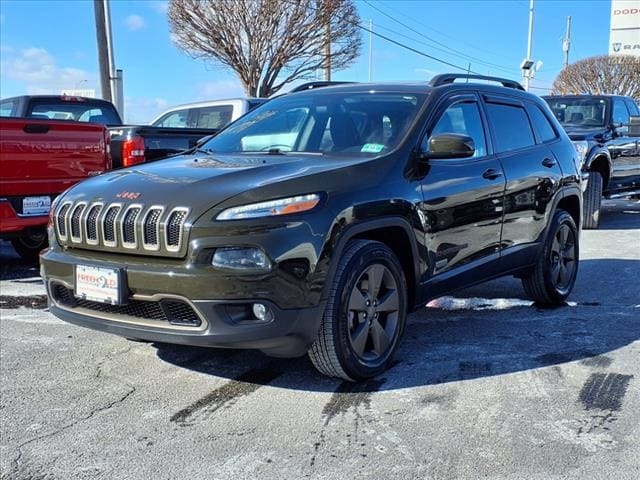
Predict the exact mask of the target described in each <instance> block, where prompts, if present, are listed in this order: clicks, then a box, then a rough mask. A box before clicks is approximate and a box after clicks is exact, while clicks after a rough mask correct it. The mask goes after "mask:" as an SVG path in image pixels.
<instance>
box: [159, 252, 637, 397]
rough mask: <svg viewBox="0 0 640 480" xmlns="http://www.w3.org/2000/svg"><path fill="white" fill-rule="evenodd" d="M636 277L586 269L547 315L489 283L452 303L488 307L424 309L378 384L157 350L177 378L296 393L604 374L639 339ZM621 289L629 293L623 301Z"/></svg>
mask: <svg viewBox="0 0 640 480" xmlns="http://www.w3.org/2000/svg"><path fill="white" fill-rule="evenodd" d="M639 271H640V260H621V259H595V260H584V261H582V262H581V264H580V273H579V277H578V282H577V285H576V295H575V297H576V299H577V300H574V298H573V297H570V298H569V300H571V301H570V302H569V303H568V304H567V305H565V306H562V307H558V308H553V309H548V308H540V307H537V306H535V305H531V306H517V305H522V303H523V302H522V300H519V301H512V302H509V301H506V302H505V301H498V302H496V301H492V300H496V296H495V294H492V283H487V284H484V285H483V286H477V287H474V288H473V289H467V290H464V291H461V292H459V293H458V294H457V295H456V299H465V298H466V299H469V298H473V300H486V302H484V303H483V302H482V301H480V302H478V301H474V302H466V303H465V302H458V303H459V304H461V305H463V306H462V307H461V308H458V309H453V310H451V309H441V308H423V309H420V310H419V311H418V312H415V313H413V314H411V315H410V316H409V319H408V324H407V328H406V329H405V334H404V337H403V339H402V343H401V345H400V348H399V350H398V352H397V353H396V356H395V358H396V363H395V364H394V365H393V366H392V367H391V368H390V369H389V370H388V371H387V372H385V373H384V374H382V375H380V376H379V377H378V378H376V379H373V380H370V381H367V382H361V383H359V384H351V383H349V382H341V381H339V380H336V379H330V378H327V377H324V376H322V375H321V374H319V373H318V372H317V371H316V370H315V369H314V368H313V365H312V364H311V362H310V361H309V359H308V358H307V357H301V358H296V359H276V358H269V357H266V356H265V355H263V354H262V353H260V352H256V351H245V350H225V349H207V348H194V347H185V346H178V345H166V344H154V346H155V347H156V348H157V355H158V357H159V358H160V359H162V360H164V361H166V362H168V363H171V364H174V365H176V366H178V367H181V368H185V369H188V370H193V371H197V372H200V373H203V374H206V375H212V376H217V377H222V378H226V379H228V380H230V381H231V382H235V383H238V382H240V383H252V384H269V385H272V386H276V387H279V388H287V389H295V390H307V391H329V392H336V391H342V392H344V393H349V392H351V393H357V392H372V391H385V390H396V389H402V388H408V387H416V386H427V385H437V384H446V383H451V382H458V381H467V380H474V379H477V378H483V377H490V376H496V375H503V374H508V373H518V372H528V371H536V370H538V369H543V368H545V367H553V369H552V370H553V371H554V372H555V374H556V375H558V379H559V380H560V379H561V377H562V368H561V367H562V364H565V363H568V362H580V363H581V364H583V365H584V366H585V368H592V367H593V366H608V365H610V364H611V363H612V362H613V360H612V359H611V358H610V357H608V356H607V354H608V353H609V352H611V351H613V350H616V349H619V348H622V347H625V346H627V345H629V344H631V343H632V342H634V341H637V340H638V339H640V305H639V304H640V287H639V286H638V283H637V272H639ZM501 282H502V283H501V285H502V286H501V288H499V290H501V291H500V293H501V294H503V295H504V294H506V295H508V296H509V297H510V300H518V298H517V297H519V298H520V299H524V293H523V291H522V288H521V287H520V283H519V282H518V281H516V280H515V279H502V280H501ZM621 282H624V283H625V288H627V290H628V291H621V290H622V289H620V285H621ZM509 290H510V292H509ZM478 297H482V298H478ZM501 300H504V299H501ZM507 300H509V299H507ZM436 304H437V302H436ZM466 304H469V305H472V307H469V308H465V307H464V305H466ZM510 304H513V305H516V306H513V307H511V308H510V307H509V305H510ZM492 305H493V306H494V307H492Z"/></svg>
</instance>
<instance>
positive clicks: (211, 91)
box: [196, 80, 246, 100]
mask: <svg viewBox="0 0 640 480" xmlns="http://www.w3.org/2000/svg"><path fill="white" fill-rule="evenodd" d="M196 90H197V92H198V98H199V99H201V100H216V99H219V98H231V97H244V96H246V94H245V93H244V89H243V88H242V85H241V84H240V82H239V81H238V80H220V81H217V82H204V83H199V84H198V85H197V86H196Z"/></svg>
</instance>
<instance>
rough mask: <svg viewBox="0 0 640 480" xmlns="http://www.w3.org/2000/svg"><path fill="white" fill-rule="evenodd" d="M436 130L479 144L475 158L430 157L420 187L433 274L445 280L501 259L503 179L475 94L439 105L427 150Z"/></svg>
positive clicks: (448, 100) (430, 130)
mask: <svg viewBox="0 0 640 480" xmlns="http://www.w3.org/2000/svg"><path fill="white" fill-rule="evenodd" d="M438 133H461V134H464V135H468V136H470V137H471V138H473V140H474V143H475V147H476V153H475V155H474V156H473V157H471V158H465V159H437V160H436V159H430V160H428V163H427V165H426V167H425V170H426V175H425V176H424V178H423V180H422V182H421V186H420V188H421V190H422V196H423V202H422V204H421V205H420V210H421V214H422V216H423V218H424V219H425V220H424V221H425V223H426V225H427V228H426V230H427V233H426V238H425V242H426V245H427V248H428V250H429V257H430V262H429V264H430V265H429V270H430V272H429V273H430V275H431V276H436V278H437V277H440V279H441V280H442V281H444V282H446V278H448V277H449V275H448V274H447V273H448V272H450V271H451V272H452V273H453V272H455V271H456V270H457V271H459V272H461V273H462V271H463V270H464V268H461V269H458V268H457V267H464V266H465V265H467V264H470V263H471V262H473V261H474V260H483V259H488V258H490V257H492V256H494V257H495V258H498V257H499V250H500V226H501V221H502V202H503V195H504V187H505V181H504V174H503V172H502V167H501V166H500V161H499V160H498V158H497V157H496V156H495V155H494V154H492V153H491V148H490V140H489V138H488V135H487V131H486V123H485V120H484V119H483V115H482V110H481V108H480V102H479V98H478V97H477V96H476V95H475V94H456V95H454V96H452V97H450V98H448V99H447V100H446V101H445V102H444V103H443V104H441V106H440V107H439V108H438V113H437V114H436V116H435V121H434V122H433V125H432V126H431V127H430V128H428V129H427V132H426V135H425V136H424V139H423V141H422V145H421V149H422V150H423V151H426V149H427V142H428V140H429V137H430V136H432V135H435V134H438ZM445 289H446V288H445Z"/></svg>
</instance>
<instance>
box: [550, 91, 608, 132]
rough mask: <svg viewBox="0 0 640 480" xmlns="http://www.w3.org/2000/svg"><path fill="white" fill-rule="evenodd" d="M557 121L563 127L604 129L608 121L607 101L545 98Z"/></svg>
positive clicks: (600, 99) (601, 99) (602, 99)
mask: <svg viewBox="0 0 640 480" xmlns="http://www.w3.org/2000/svg"><path fill="white" fill-rule="evenodd" d="M545 100H546V101H547V103H548V104H549V107H551V111H552V112H553V115H554V116H555V117H556V119H557V120H558V121H559V122H560V123H561V124H562V125H584V126H587V127H603V126H604V125H605V123H606V119H607V101H606V100H605V99H604V98H581V97H576V98H571V97H549V98H545Z"/></svg>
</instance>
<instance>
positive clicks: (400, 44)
mask: <svg viewBox="0 0 640 480" xmlns="http://www.w3.org/2000/svg"><path fill="white" fill-rule="evenodd" d="M282 1H283V2H285V3H288V4H289V5H292V6H297V4H296V3H293V1H291V0H282ZM309 8H310V9H311V10H313V11H314V12H317V11H318V8H317V7H312V6H309ZM344 21H346V22H347V23H350V24H351V25H353V26H355V27H357V28H359V29H360V30H363V31H365V32H368V33H370V34H371V35H374V36H376V37H378V38H381V39H383V40H386V41H387V42H390V43H393V44H394V45H397V46H398V47H401V48H404V49H405V50H409V51H410V52H413V53H415V54H417V55H420V56H422V57H426V58H429V59H431V60H434V61H436V62H439V63H442V64H444V65H447V66H449V67H453V68H457V69H458V70H462V71H465V72H468V73H474V74H476V75H481V74H480V73H479V72H474V71H473V70H471V69H469V68H467V67H461V66H460V65H456V64H455V63H451V62H447V61H446V60H443V59H441V58H438V57H434V56H433V55H429V54H428V53H425V52H421V51H420V50H418V49H416V48H413V47H410V46H409V45H405V44H404V43H401V42H398V41H397V40H394V39H392V38H389V37H387V36H386V35H382V34H381V33H378V32H374V31H373V30H371V29H369V28H367V27H364V26H362V25H361V24H360V23H359V22H353V21H349V20H347V19H344Z"/></svg>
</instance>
